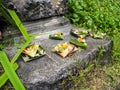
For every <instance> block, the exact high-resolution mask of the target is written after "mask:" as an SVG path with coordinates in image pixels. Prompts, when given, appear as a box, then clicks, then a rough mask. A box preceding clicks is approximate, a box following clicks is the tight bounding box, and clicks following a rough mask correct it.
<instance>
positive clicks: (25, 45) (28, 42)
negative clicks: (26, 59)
mask: <svg viewBox="0 0 120 90" xmlns="http://www.w3.org/2000/svg"><path fill="white" fill-rule="evenodd" d="M31 41H32V40H30V41H27V42H26V43H25V44H24V46H23V47H22V48H21V49H19V50H18V51H17V53H16V54H15V56H14V57H13V59H12V60H11V63H12V64H13V63H15V61H16V60H17V58H18V57H19V56H20V54H21V53H22V51H23V50H24V49H25V48H26V47H27V46H28V45H29V44H30V42H31Z"/></svg>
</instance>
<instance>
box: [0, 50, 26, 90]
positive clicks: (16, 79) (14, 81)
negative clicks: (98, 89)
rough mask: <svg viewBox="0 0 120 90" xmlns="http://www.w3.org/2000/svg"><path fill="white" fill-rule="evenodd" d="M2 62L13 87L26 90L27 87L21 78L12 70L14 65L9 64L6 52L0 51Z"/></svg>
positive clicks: (0, 60)
mask: <svg viewBox="0 0 120 90" xmlns="http://www.w3.org/2000/svg"><path fill="white" fill-rule="evenodd" d="M0 62H1V64H2V66H3V68H4V70H5V72H6V74H7V76H8V78H9V80H10V82H11V83H12V85H13V86H14V88H15V89H16V90H25V87H24V86H23V84H22V83H21V81H20V79H19V77H18V76H17V74H16V73H15V71H14V69H13V68H12V64H11V63H10V62H9V60H8V58H7V56H6V54H5V52H3V51H0Z"/></svg>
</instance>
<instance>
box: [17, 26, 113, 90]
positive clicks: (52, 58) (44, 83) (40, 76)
mask: <svg viewBox="0 0 120 90" xmlns="http://www.w3.org/2000/svg"><path fill="white" fill-rule="evenodd" d="M71 28H74V27H73V26H72V25H71V24H68V25H65V26H64V27H61V28H58V29H53V30H52V31H49V30H48V32H47V33H45V34H44V35H41V36H37V37H36V39H35V41H34V42H40V43H41V45H42V46H44V48H45V49H46V53H47V54H48V55H46V56H44V57H42V58H39V59H36V60H33V61H30V62H24V61H23V60H22V59H21V58H19V60H18V64H19V67H20V68H19V69H18V71H17V73H18V75H19V76H20V78H21V80H22V82H23V83H24V85H25V86H26V88H27V89H28V90H61V88H62V87H60V85H59V84H60V83H59V84H58V82H60V81H61V80H62V79H64V78H67V76H68V75H69V74H70V73H73V69H75V68H76V65H78V62H80V63H79V65H82V66H86V63H87V62H89V61H91V60H94V59H95V58H96V56H97V55H98V51H99V47H101V46H102V47H104V48H105V52H106V53H104V55H105V54H108V52H110V50H111V48H112V41H111V40H107V39H93V38H90V37H88V38H87V39H86V42H87V44H88V48H87V49H86V50H81V51H77V52H75V53H74V54H73V55H72V56H71V57H66V58H61V57H60V56H58V55H57V54H55V53H53V52H52V49H53V48H54V47H55V45H56V44H58V43H64V42H69V40H70V38H74V37H73V36H71V35H70V34H69V32H70V29H71ZM57 31H61V32H63V33H64V35H65V40H63V41H60V40H51V39H49V38H48V36H49V34H51V33H54V32H57ZM105 57H106V56H105ZM106 60H107V57H106V58H105V59H104V62H105V61H106Z"/></svg>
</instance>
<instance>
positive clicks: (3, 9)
mask: <svg viewBox="0 0 120 90" xmlns="http://www.w3.org/2000/svg"><path fill="white" fill-rule="evenodd" d="M0 6H1V7H0V13H1V14H2V16H3V17H4V18H5V19H6V20H7V21H8V22H10V23H11V24H12V25H13V26H15V22H14V21H13V20H12V18H11V17H10V16H9V14H8V13H7V11H6V9H5V7H4V6H3V5H0Z"/></svg>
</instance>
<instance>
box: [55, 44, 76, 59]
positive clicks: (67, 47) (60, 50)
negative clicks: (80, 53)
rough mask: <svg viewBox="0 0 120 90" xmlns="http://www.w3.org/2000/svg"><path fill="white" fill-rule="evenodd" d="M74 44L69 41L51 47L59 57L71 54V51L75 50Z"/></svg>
mask: <svg viewBox="0 0 120 90" xmlns="http://www.w3.org/2000/svg"><path fill="white" fill-rule="evenodd" d="M77 50H78V49H77V48H76V46H75V45H73V44H69V43H63V44H57V45H56V46H55V48H54V49H53V51H54V52H56V53H57V54H59V55H60V56H61V57H63V58H65V57H66V56H71V55H72V53H73V52H75V51H77Z"/></svg>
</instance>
